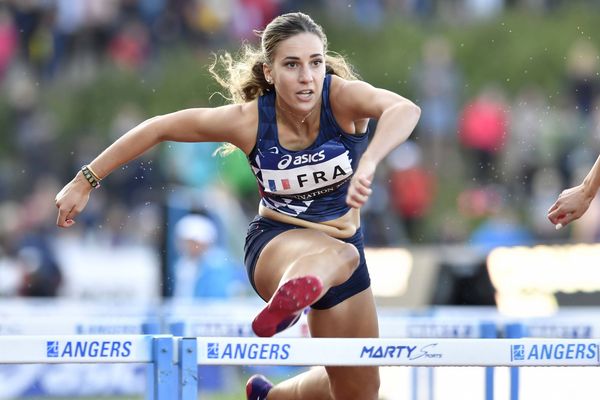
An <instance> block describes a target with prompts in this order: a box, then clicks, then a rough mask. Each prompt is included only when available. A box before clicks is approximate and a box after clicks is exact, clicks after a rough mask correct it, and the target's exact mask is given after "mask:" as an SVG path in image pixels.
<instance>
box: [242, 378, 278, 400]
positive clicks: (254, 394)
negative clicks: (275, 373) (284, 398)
mask: <svg viewBox="0 0 600 400" xmlns="http://www.w3.org/2000/svg"><path fill="white" fill-rule="evenodd" d="M272 387H273V384H272V383H271V382H269V380H268V379H267V378H265V377H264V376H263V375H252V376H251V377H250V379H248V383H246V398H247V399H248V400H266V398H267V394H268V393H269V390H271V388H272Z"/></svg>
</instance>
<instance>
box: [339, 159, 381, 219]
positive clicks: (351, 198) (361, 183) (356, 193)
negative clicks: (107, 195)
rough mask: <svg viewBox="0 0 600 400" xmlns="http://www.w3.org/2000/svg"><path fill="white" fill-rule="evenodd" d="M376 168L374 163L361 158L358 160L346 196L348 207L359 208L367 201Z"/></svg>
mask: <svg viewBox="0 0 600 400" xmlns="http://www.w3.org/2000/svg"><path fill="white" fill-rule="evenodd" d="M376 166H377V165H376V164H375V163H374V162H372V161H370V160H368V159H365V158H363V159H361V160H360V162H359V164H358V168H356V172H354V175H353V176H352V180H351V181H350V187H349V188H348V195H347V196H346V203H347V204H348V205H349V206H350V207H352V208H361V207H362V206H363V205H364V204H365V203H366V202H367V200H368V199H369V196H370V195H371V193H372V192H373V189H371V183H372V182H373V176H374V175H375V167H376Z"/></svg>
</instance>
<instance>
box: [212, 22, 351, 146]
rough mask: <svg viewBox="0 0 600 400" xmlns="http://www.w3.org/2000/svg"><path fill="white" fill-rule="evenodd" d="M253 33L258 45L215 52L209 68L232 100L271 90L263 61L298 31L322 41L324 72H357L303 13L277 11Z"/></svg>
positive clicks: (270, 59)
mask: <svg viewBox="0 0 600 400" xmlns="http://www.w3.org/2000/svg"><path fill="white" fill-rule="evenodd" d="M255 33H256V34H257V35H258V36H259V37H260V38H261V46H260V48H259V49H257V48H254V47H252V46H250V45H248V44H245V45H244V46H242V48H241V49H240V52H239V53H238V54H237V55H236V57H233V56H232V55H231V54H230V53H228V52H224V53H222V54H219V55H215V56H214V61H213V63H212V64H211V65H210V66H209V68H208V70H209V72H210V73H211V75H212V76H213V78H214V79H215V80H216V81H217V82H218V83H219V84H220V85H221V86H222V87H223V88H224V89H225V90H226V91H227V92H226V93H225V94H223V93H221V95H222V96H223V97H224V98H225V99H226V100H227V101H229V102H231V103H234V104H239V103H246V102H250V101H252V100H254V99H256V98H258V97H259V96H262V95H263V94H264V93H265V92H266V91H268V90H271V88H272V87H273V85H272V84H269V83H268V82H267V80H266V79H265V75H264V72H263V64H265V63H266V64H270V63H272V62H273V59H274V57H275V51H276V50H277V46H278V45H279V43H281V42H282V41H284V40H286V39H288V38H290V37H292V36H295V35H297V34H300V33H312V34H315V35H317V36H318V37H319V38H320V39H321V41H322V42H323V49H324V51H325V70H326V73H328V74H334V75H338V76H340V77H342V78H344V79H349V80H354V79H358V75H357V74H356V73H355V72H354V69H353V67H352V66H351V65H350V64H349V63H348V62H347V61H346V59H345V57H344V56H342V55H340V54H338V53H335V52H330V51H328V50H327V37H326V36H325V33H324V32H323V28H322V27H321V26H320V25H318V24H317V23H316V22H315V21H313V20H312V18H311V17H309V16H308V15H306V14H304V13H301V12H295V13H288V14H283V15H280V16H278V17H276V18H275V19H273V20H272V21H271V22H270V23H269V24H268V25H267V26H266V27H265V30H264V31H255ZM235 149H236V147H235V146H234V145H232V144H230V143H225V144H223V145H222V146H221V147H219V149H217V151H216V153H219V154H221V155H227V154H229V153H231V152H232V151H234V150H235Z"/></svg>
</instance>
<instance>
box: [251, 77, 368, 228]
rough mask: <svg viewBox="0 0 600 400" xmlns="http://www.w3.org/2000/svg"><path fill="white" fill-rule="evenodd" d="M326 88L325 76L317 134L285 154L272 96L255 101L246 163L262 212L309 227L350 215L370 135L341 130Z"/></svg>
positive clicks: (327, 85) (328, 87)
mask: <svg viewBox="0 0 600 400" xmlns="http://www.w3.org/2000/svg"><path fill="white" fill-rule="evenodd" d="M330 84H331V76H330V75H327V76H326V77H325V82H324V84H323V94H322V102H321V113H320V129H319V133H318V136H317V138H316V139H315V141H314V142H313V143H312V144H311V145H310V146H308V147H307V148H306V149H303V150H297V151H293V150H288V149H286V148H284V147H283V146H282V145H281V144H280V142H279V138H278V128H277V118H276V111H275V98H276V95H275V92H273V91H271V92H268V93H266V94H265V95H263V96H261V97H260V98H259V99H258V116H259V121H258V132H257V138H256V145H255V147H254V148H253V149H252V151H251V152H250V154H249V155H248V160H249V162H250V165H251V168H252V172H253V173H254V175H255V176H256V179H257V182H258V185H259V189H260V194H261V208H266V209H269V210H272V211H274V212H277V213H280V214H283V215H287V216H291V217H295V218H298V219H301V220H305V221H311V222H325V221H331V220H335V219H336V218H340V217H342V216H344V215H346V214H348V211H349V210H350V208H349V207H348V205H347V204H346V193H347V190H348V185H349V183H350V178H351V177H352V174H353V173H354V170H355V169H356V166H357V165H358V161H359V159H360V156H361V155H362V153H363V152H364V150H365V148H366V146H367V136H368V135H367V133H364V134H349V133H346V132H344V131H343V130H342V129H341V128H340V127H339V125H338V123H337V122H336V120H335V118H334V115H333V112H332V110H331V106H330V103H329V93H330V90H329V89H330Z"/></svg>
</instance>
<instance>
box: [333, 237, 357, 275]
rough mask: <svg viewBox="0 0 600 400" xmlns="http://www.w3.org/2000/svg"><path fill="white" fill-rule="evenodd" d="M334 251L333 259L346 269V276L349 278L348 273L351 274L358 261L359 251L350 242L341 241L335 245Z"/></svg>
mask: <svg viewBox="0 0 600 400" xmlns="http://www.w3.org/2000/svg"><path fill="white" fill-rule="evenodd" d="M334 251H335V259H336V260H337V262H338V263H340V266H341V267H342V268H344V269H345V270H346V271H347V273H348V277H347V278H350V275H352V273H353V272H354V270H355V269H356V267H358V264H359V263H360V253H359V252H358V250H357V248H356V246H354V245H352V244H350V243H341V244H339V245H338V246H336V247H335V249H334Z"/></svg>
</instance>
